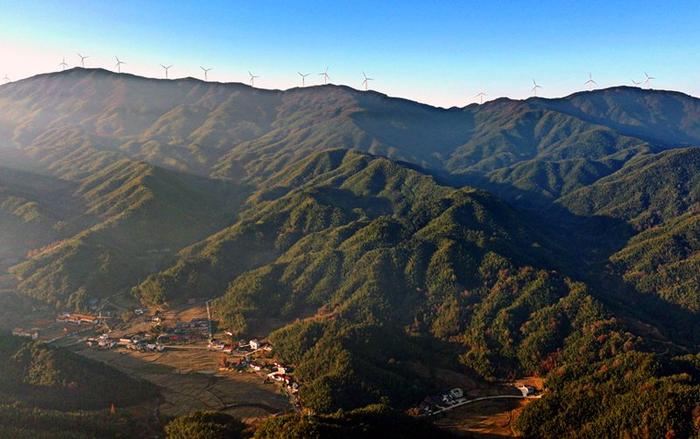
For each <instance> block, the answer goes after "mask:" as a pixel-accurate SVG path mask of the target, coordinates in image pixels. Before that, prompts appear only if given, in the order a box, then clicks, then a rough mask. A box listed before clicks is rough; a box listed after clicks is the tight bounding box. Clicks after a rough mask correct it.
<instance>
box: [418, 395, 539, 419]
mask: <svg viewBox="0 0 700 439" xmlns="http://www.w3.org/2000/svg"><path fill="white" fill-rule="evenodd" d="M505 398H513V399H539V398H542V395H531V396H523V395H494V396H482V397H479V398H474V399H470V400H467V401H463V402H460V403H459V404H455V405H451V406H449V407H443V408H441V409H440V410H437V411H434V412H431V413H430V414H427V415H423V416H433V415H437V414H438V413H442V412H446V411H448V410H452V409H456V408H457V407H462V406H464V405H467V404H471V403H473V402H479V401H486V400H489V399H505Z"/></svg>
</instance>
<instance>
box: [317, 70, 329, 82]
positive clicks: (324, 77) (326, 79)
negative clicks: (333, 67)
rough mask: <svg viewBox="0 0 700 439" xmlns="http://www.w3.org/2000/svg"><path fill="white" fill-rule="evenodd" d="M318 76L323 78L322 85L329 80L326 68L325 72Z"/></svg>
mask: <svg viewBox="0 0 700 439" xmlns="http://www.w3.org/2000/svg"><path fill="white" fill-rule="evenodd" d="M318 75H319V76H323V83H324V84H328V80H329V79H331V77H330V76H328V67H326V70H324V71H323V72H321V73H319V74H318Z"/></svg>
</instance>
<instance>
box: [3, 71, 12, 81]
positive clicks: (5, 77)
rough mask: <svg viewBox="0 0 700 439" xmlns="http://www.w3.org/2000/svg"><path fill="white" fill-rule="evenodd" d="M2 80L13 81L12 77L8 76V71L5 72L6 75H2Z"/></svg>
mask: <svg viewBox="0 0 700 439" xmlns="http://www.w3.org/2000/svg"><path fill="white" fill-rule="evenodd" d="M2 80H3V81H5V82H12V81H10V77H9V76H7V73H6V74H5V76H3V77H2Z"/></svg>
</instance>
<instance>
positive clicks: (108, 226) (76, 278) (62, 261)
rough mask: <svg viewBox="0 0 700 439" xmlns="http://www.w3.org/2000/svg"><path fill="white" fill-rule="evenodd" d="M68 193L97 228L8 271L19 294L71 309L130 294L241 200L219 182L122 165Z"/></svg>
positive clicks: (222, 222)
mask: <svg viewBox="0 0 700 439" xmlns="http://www.w3.org/2000/svg"><path fill="white" fill-rule="evenodd" d="M71 195H72V196H73V197H75V198H77V199H78V200H80V201H81V202H82V203H83V206H84V209H85V214H87V215H89V216H92V217H95V218H97V221H96V222H95V224H94V225H92V226H91V227H89V228H86V229H84V230H82V231H80V232H79V233H77V234H75V235H73V236H68V237H66V238H65V239H63V240H61V241H59V242H54V243H52V245H51V246H49V247H48V248H47V249H46V250H44V251H40V252H38V253H37V254H35V255H33V256H32V257H31V258H30V259H29V260H27V261H26V262H22V263H21V264H19V265H17V266H15V267H13V268H12V272H13V274H15V275H16V276H17V278H18V279H19V281H20V282H19V285H18V288H19V290H20V291H21V292H23V293H24V294H27V295H29V296H32V297H34V298H37V299H40V300H44V301H47V302H49V303H51V304H54V305H56V306H58V307H60V306H68V307H71V308H84V307H85V306H86V303H87V301H88V300H89V299H92V298H105V297H108V296H111V295H114V294H117V293H120V292H122V293H123V292H125V291H128V289H129V287H130V286H131V285H133V284H134V283H136V282H137V281H138V280H139V279H140V278H142V277H145V276H146V275H147V274H148V273H149V272H151V271H153V270H156V269H157V268H158V267H160V266H161V264H163V263H164V262H165V261H167V260H168V259H169V258H170V257H172V255H174V254H175V252H176V251H177V250H178V249H179V248H181V247H182V246H184V245H187V244H190V243H192V242H194V241H196V240H198V239H201V238H202V237H204V236H206V235H207V234H208V233H211V232H213V231H214V230H216V229H217V228H218V227H221V226H223V225H225V224H226V223H227V222H228V221H230V219H229V217H230V216H232V215H233V210H234V209H235V205H236V204H237V199H238V198H239V197H240V195H239V188H237V187H235V186H231V185H229V184H225V183H223V182H215V181H210V180H207V179H203V178H199V177H194V176H187V175H181V174H178V173H176V172H173V171H166V170H163V169H159V168H155V167H153V166H151V165H147V164H144V163H136V162H132V161H129V160H125V159H123V160H120V161H117V162H114V163H112V164H109V165H107V166H105V167H104V168H102V169H99V170H97V171H96V172H95V173H94V174H91V175H90V176H89V177H87V178H85V179H84V180H82V181H81V182H80V183H79V184H78V187H77V189H76V190H75V192H73V193H72V194H71Z"/></svg>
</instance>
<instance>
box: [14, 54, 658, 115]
mask: <svg viewBox="0 0 700 439" xmlns="http://www.w3.org/2000/svg"><path fill="white" fill-rule="evenodd" d="M77 55H78V57H79V58H80V66H81V67H82V68H85V60H86V59H88V58H90V56H87V55H83V54H81V53H78V54H77ZM114 59H115V60H116V63H115V65H114V67H115V68H116V70H117V73H121V72H122V65H126V63H125V62H124V61H122V60H121V59H119V57H118V56H115V57H114ZM58 66H59V67H61V70H65V69H67V68H68V67H69V65H68V63H66V58H65V57H63V59H62V60H61V62H60V63H59V64H58ZM160 67H161V68H162V69H163V71H164V72H165V79H170V78H169V74H168V73H169V71H170V69H171V68H172V67H173V65H167V66H166V65H164V64H160ZM199 68H200V69H202V72H203V73H204V80H205V81H208V80H209V72H210V71H212V70H214V69H213V68H212V67H202V66H199ZM297 73H298V74H299V77H300V78H301V86H302V87H305V86H306V78H307V77H308V76H309V75H311V73H302V72H297ZM318 75H319V76H321V77H323V84H328V81H329V80H330V79H331V77H330V75H329V74H328V67H326V70H324V71H323V72H321V73H319V74H318ZM248 76H249V77H250V85H251V87H255V80H256V79H258V78H260V76H259V75H254V74H253V73H252V72H251V71H250V70H249V71H248ZM362 78H363V80H362V86H363V87H364V89H365V91H366V90H368V89H369V82H370V81H374V78H370V77H368V76H367V74H365V72H362ZM654 79H656V78H655V77H653V76H650V75H649V74H648V73H647V72H644V79H643V80H642V81H636V80H634V79H633V80H632V85H633V86H635V87H639V86H649V87H651V81H653V80H654ZM3 80H4V81H5V82H10V78H9V77H8V76H7V74H6V75H5V76H4V77H3ZM583 85H584V87H588V89H589V90H593V89H594V88H595V87H596V86H597V85H598V83H597V82H596V81H595V80H594V79H593V75H592V74H591V73H590V72H589V73H588V80H587V81H586V82H584V83H583ZM541 88H543V87H542V86H541V85H539V84H538V83H537V81H536V80H534V79H533V80H532V88H531V89H530V91H531V92H532V95H533V96H535V97H537V91H538V90H539V89H541ZM487 96H488V95H487V94H486V92H483V91H481V92H479V93H477V94H476V95H475V96H474V98H478V99H479V103H480V104H483V103H484V98H485V97H487Z"/></svg>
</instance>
